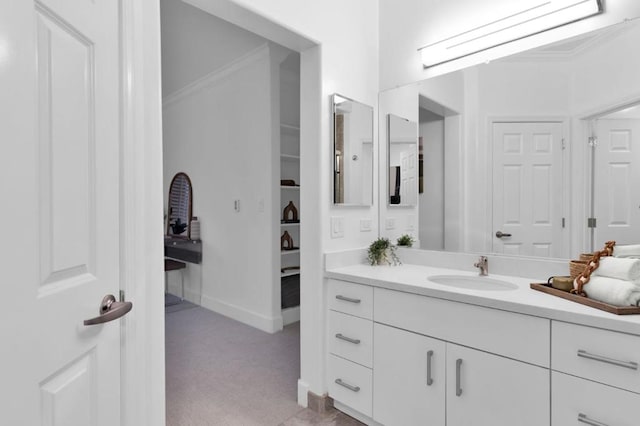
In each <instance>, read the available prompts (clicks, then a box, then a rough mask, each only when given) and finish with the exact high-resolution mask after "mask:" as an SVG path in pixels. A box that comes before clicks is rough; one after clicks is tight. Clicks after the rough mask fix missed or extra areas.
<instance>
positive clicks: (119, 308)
mask: <svg viewBox="0 0 640 426" xmlns="http://www.w3.org/2000/svg"><path fill="white" fill-rule="evenodd" d="M131 308H133V303H131V302H116V298H115V296H114V295H113V294H107V295H106V296H105V297H104V298H103V299H102V302H101V303H100V315H98V316H97V317H95V318H91V319H88V320H84V325H95V324H102V323H105V322H109V321H113V320H115V319H118V318H120V317H122V316H124V315H126V314H127V312H129V311H130V310H131Z"/></svg>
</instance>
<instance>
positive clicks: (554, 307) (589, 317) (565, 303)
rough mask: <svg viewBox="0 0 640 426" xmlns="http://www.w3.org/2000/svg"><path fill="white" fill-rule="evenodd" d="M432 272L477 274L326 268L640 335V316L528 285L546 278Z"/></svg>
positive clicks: (379, 283) (376, 282) (336, 274)
mask: <svg viewBox="0 0 640 426" xmlns="http://www.w3.org/2000/svg"><path fill="white" fill-rule="evenodd" d="M433 275H467V276H477V275H478V274H477V273H470V272H465V271H460V270H456V269H445V268H437V267H432V266H423V265H411V264H402V265H398V266H369V265H364V264H356V265H350V266H344V267H337V268H333V269H329V270H327V271H325V276H326V277H327V278H334V279H338V280H343V281H350V282H355V283H359V284H365V285H370V286H373V287H380V288H386V289H390V290H397V291H403V292H407V293H414V294H419V295H423V296H430V297H437V298H440V299H446V300H451V301H455V302H462V303H468V304H473V305H478V306H485V307H488V308H494V309H501V310H505V311H510V312H517V313H521V314H527V315H533V316H538V317H543V318H549V319H552V320H558V321H566V322H571V323H575V324H583V325H587V326H591V327H599V328H603V329H607V330H613V331H620V332H624V333H631V334H636V335H640V315H615V314H611V313H608V312H605V311H601V310H598V309H595V308H591V307H589V306H585V305H581V304H579V303H575V302H572V301H570V300H565V299H562V298H560V297H556V296H553V295H550V294H546V293H542V292H540V291H536V290H532V289H531V288H530V287H529V284H530V283H532V282H543V280H539V279H537V280H536V279H529V278H521V277H511V276H505V275H494V274H489V278H493V279H499V280H503V281H508V282H511V283H513V284H516V285H517V286H518V288H517V289H514V290H499V291H489V290H471V289H465V288H457V287H451V286H447V285H441V284H437V283H434V282H431V281H429V279H428V277H429V276H433Z"/></svg>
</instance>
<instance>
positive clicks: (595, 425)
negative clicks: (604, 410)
mask: <svg viewBox="0 0 640 426" xmlns="http://www.w3.org/2000/svg"><path fill="white" fill-rule="evenodd" d="M578 421H579V422H580V423H586V424H588V425H591V426H607V424H606V423H602V422H598V421H596V420H592V419H590V418H589V417H587V415H586V414H582V413H580V414H578Z"/></svg>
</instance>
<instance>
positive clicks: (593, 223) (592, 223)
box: [587, 217, 596, 228]
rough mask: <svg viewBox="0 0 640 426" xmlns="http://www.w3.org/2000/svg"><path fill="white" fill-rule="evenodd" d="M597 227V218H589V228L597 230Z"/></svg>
mask: <svg viewBox="0 0 640 426" xmlns="http://www.w3.org/2000/svg"><path fill="white" fill-rule="evenodd" d="M595 227H596V218H595V217H589V218H587V228H595Z"/></svg>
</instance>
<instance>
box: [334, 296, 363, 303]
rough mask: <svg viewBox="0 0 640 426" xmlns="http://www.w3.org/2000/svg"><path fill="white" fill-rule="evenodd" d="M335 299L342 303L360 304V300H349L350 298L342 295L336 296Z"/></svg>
mask: <svg viewBox="0 0 640 426" xmlns="http://www.w3.org/2000/svg"><path fill="white" fill-rule="evenodd" d="M336 299H338V300H342V301H345V302H350V303H360V302H361V300H360V299H352V298H350V297H347V296H343V295H341V294H339V295H337V296H336Z"/></svg>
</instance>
